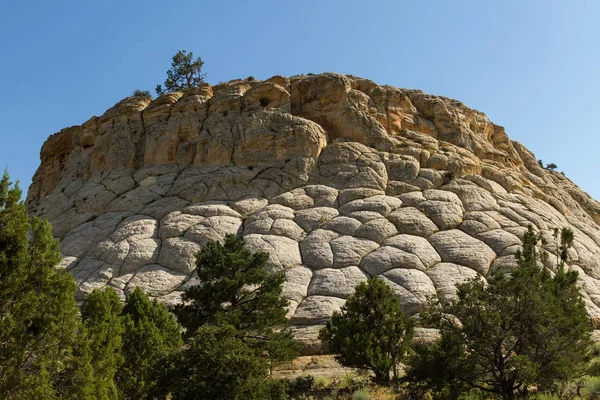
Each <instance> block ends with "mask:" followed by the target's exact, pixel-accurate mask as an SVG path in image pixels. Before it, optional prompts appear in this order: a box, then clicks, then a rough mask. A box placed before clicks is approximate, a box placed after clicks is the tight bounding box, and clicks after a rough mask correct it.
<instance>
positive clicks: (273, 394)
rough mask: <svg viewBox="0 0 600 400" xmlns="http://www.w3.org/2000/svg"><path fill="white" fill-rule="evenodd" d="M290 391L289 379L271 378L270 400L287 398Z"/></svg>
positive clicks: (285, 399)
mask: <svg viewBox="0 0 600 400" xmlns="http://www.w3.org/2000/svg"><path fill="white" fill-rule="evenodd" d="M289 391H290V384H289V381H288V380H286V379H273V380H271V381H270V384H269V396H270V397H269V398H270V400H287V399H288V392H289Z"/></svg>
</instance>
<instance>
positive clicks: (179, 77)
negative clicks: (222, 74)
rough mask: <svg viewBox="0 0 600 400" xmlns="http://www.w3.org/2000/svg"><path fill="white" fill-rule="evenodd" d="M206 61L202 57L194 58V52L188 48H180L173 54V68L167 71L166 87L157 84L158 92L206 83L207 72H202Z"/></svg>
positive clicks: (158, 93) (174, 90)
mask: <svg viewBox="0 0 600 400" xmlns="http://www.w3.org/2000/svg"><path fill="white" fill-rule="evenodd" d="M203 65H204V61H202V59H201V58H200V57H198V58H196V59H195V60H194V53H192V52H191V51H190V52H189V53H188V52H187V50H179V51H178V52H177V54H175V55H174V56H173V61H172V62H171V68H170V69H169V70H168V71H167V79H166V80H165V89H163V87H162V85H156V89H155V90H156V94H157V95H159V96H160V95H161V94H163V93H168V92H176V91H178V90H184V89H189V88H193V87H198V86H200V85H201V84H203V83H204V78H205V77H206V74H203V73H202V66H203Z"/></svg>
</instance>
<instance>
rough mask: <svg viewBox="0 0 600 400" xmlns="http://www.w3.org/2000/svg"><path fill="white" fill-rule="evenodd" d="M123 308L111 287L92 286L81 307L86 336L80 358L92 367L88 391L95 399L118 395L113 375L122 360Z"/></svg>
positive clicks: (115, 397)
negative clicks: (95, 287) (97, 287)
mask: <svg viewBox="0 0 600 400" xmlns="http://www.w3.org/2000/svg"><path fill="white" fill-rule="evenodd" d="M122 308H123V306H122V304H121V300H120V299H119V296H117V293H116V292H115V291H114V289H112V288H106V289H104V290H98V289H95V290H94V291H93V292H92V293H90V294H89V295H88V296H87V297H86V299H85V302H84V304H83V306H82V307H81V318H82V320H83V325H84V337H85V345H84V353H83V354H82V357H83V358H84V359H85V360H86V361H88V362H89V363H90V365H91V366H92V371H93V380H92V383H91V384H92V385H93V387H92V389H90V392H92V393H93V397H94V398H97V399H117V398H119V393H118V390H117V386H116V384H115V375H116V373H117V371H118V369H119V367H120V366H121V364H122V362H123V356H122V354H121V349H122V344H123V340H122V334H123V326H122V324H121V317H120V315H121V310H122Z"/></svg>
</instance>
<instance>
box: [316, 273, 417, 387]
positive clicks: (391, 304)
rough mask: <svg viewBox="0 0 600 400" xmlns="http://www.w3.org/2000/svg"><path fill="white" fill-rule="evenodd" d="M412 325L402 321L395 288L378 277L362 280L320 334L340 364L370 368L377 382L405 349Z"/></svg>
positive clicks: (384, 378)
mask: <svg viewBox="0 0 600 400" xmlns="http://www.w3.org/2000/svg"><path fill="white" fill-rule="evenodd" d="M412 333H413V325H412V322H410V321H405V320H404V315H403V313H402V309H401V308H400V302H399V301H398V298H397V297H396V296H395V294H394V291H393V290H392V289H391V288H390V287H389V286H388V285H386V284H385V282H384V281H383V280H381V279H379V278H377V277H375V278H372V279H370V280H369V281H368V282H367V283H365V282H361V283H360V284H359V285H358V286H357V287H356V293H355V294H354V295H353V296H351V297H350V298H348V300H347V302H346V304H345V305H344V306H343V307H342V309H341V312H336V313H334V314H333V316H332V318H331V321H329V322H328V323H327V325H326V326H325V328H323V329H322V330H321V332H320V334H319V338H320V339H321V340H323V341H326V342H327V343H328V345H329V349H330V351H331V352H332V353H336V354H337V355H336V360H338V361H339V362H340V363H341V364H342V365H345V366H349V367H355V368H364V369H370V370H372V371H373V372H374V374H375V377H374V380H375V382H377V383H384V384H385V383H388V382H389V379H390V369H392V370H393V376H394V379H396V378H397V377H398V373H397V364H398V363H399V362H400V361H402V359H403V357H404V355H405V354H406V352H407V351H408V349H409V347H410V345H411V340H412Z"/></svg>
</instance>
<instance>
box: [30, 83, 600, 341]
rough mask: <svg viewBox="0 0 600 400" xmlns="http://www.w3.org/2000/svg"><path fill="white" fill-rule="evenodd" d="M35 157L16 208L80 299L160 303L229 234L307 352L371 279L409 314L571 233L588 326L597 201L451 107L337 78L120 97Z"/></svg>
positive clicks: (598, 302) (595, 296)
mask: <svg viewBox="0 0 600 400" xmlns="http://www.w3.org/2000/svg"><path fill="white" fill-rule="evenodd" d="M41 160H42V163H41V166H40V168H39V169H38V171H37V173H36V175H35V177H34V180H33V184H32V185H31V187H30V188H29V193H28V197H27V204H28V207H29V210H30V211H31V212H32V213H33V214H36V215H39V216H43V217H46V218H48V219H49V220H50V222H51V223H52V224H53V226H54V234H55V236H56V237H57V238H59V239H60V240H61V250H62V254H63V262H62V265H63V266H64V267H66V268H68V269H69V270H71V271H72V272H73V274H74V276H75V277H76V279H77V280H78V282H79V290H78V293H77V295H78V296H79V297H80V298H83V296H85V295H86V294H87V293H89V292H90V291H91V290H93V289H94V288H102V287H105V286H110V287H113V288H115V290H117V292H118V293H120V295H121V296H122V297H125V296H126V294H127V293H128V292H130V291H131V290H133V288H134V287H136V286H140V287H142V288H143V289H144V290H146V291H147V292H148V293H149V294H150V295H151V296H153V297H155V298H157V299H159V300H161V301H164V302H167V303H175V302H177V301H179V299H180V294H181V292H182V291H183V290H185V288H186V287H189V286H190V285H191V284H193V283H194V282H197V278H195V277H194V276H195V275H194V268H195V263H194V256H195V254H196V252H198V251H199V250H200V249H202V247H203V246H205V245H206V243H207V242H208V241H210V240H221V239H222V238H223V237H224V236H225V235H227V234H229V233H234V234H239V235H244V236H245V237H246V240H247V243H248V245H249V246H250V247H251V248H252V249H253V250H262V251H267V252H269V253H270V255H271V256H270V260H269V268H270V269H271V270H273V271H284V272H285V274H286V276H287V279H288V281H287V282H286V284H285V287H284V291H285V294H286V296H287V297H288V298H289V299H290V307H289V313H288V315H289V316H290V318H291V321H292V324H293V326H294V330H295V332H296V334H297V337H298V338H299V339H300V340H302V341H304V343H305V344H306V347H305V351H306V352H307V353H311V352H312V353H316V352H319V351H320V349H321V347H320V344H319V343H318V342H317V341H316V335H317V333H318V329H319V327H320V326H322V325H323V324H324V323H325V322H326V321H327V319H328V318H329V317H330V316H331V314H332V313H333V312H334V311H336V310H339V308H340V307H341V306H342V305H343V304H344V302H345V299H346V298H347V297H348V296H350V295H351V294H352V292H353V288H354V286H355V285H356V284H357V283H359V282H361V281H363V280H366V279H368V278H369V277H371V276H374V275H380V276H382V277H383V279H385V280H386V282H388V283H389V284H390V286H391V287H392V288H393V289H394V291H395V292H396V294H397V295H398V297H399V299H400V301H401V302H402V306H403V308H404V311H405V312H406V313H407V314H408V315H414V314H417V313H418V312H419V310H420V308H421V307H422V306H423V304H424V303H425V302H426V300H427V298H428V297H430V296H439V298H440V299H441V300H442V301H444V302H447V301H450V300H451V299H452V297H453V296H454V295H455V289H454V285H455V283H457V282H461V281H464V280H466V279H471V278H473V277H475V276H480V277H481V278H482V279H485V277H486V276H488V275H489V274H490V273H491V271H493V270H495V269H498V268H500V269H502V270H510V268H511V267H513V266H514V265H515V262H514V254H515V253H516V251H517V250H518V249H519V248H520V246H521V240H522V237H523V233H524V232H525V231H526V229H527V226H529V225H533V227H534V228H535V229H536V230H538V231H541V232H543V234H544V235H545V236H547V237H548V238H551V235H552V232H553V230H554V229H555V228H561V227H570V228H571V229H573V231H574V233H575V244H574V246H573V249H572V251H571V253H570V261H569V263H570V266H571V268H574V269H576V270H577V271H579V273H580V279H581V283H582V290H583V293H584V296H585V300H586V304H587V307H588V310H589V312H590V314H591V315H592V317H593V320H594V321H595V323H596V324H597V325H598V327H600V324H599V322H600V320H599V319H598V318H600V265H599V264H600V261H599V260H600V229H599V226H598V225H597V223H598V222H600V214H599V213H598V211H599V210H600V204H599V203H598V202H596V201H595V200H593V199H592V198H590V196H588V195H587V194H586V193H585V192H583V191H582V190H581V189H579V188H578V187H577V186H575V185H574V184H573V183H572V182H571V181H570V180H569V179H568V178H566V177H565V176H563V175H561V174H559V173H556V172H554V171H548V170H545V169H543V168H541V167H540V166H539V165H538V163H537V161H536V158H535V157H534V155H533V154H532V153H531V152H529V151H528V150H527V149H526V148H525V147H524V146H522V145H521V144H519V143H517V142H514V141H511V140H509V138H508V136H507V135H506V133H505V132H504V129H503V128H502V127H501V126H498V125H495V124H493V123H492V122H490V121H489V120H488V118H487V117H486V116H485V115H484V114H483V113H481V112H479V111H475V110H472V109H469V108H467V107H466V106H465V105H464V104H462V103H460V102H459V101H456V100H451V99H447V98H444V97H437V96H432V95H428V94H425V93H422V92H421V91H417V90H406V89H398V88H394V87H389V86H380V85H377V84H375V83H374V82H372V81H369V80H366V79H361V78H357V77H352V76H344V75H339V74H323V75H316V76H296V77H292V78H284V77H280V76H276V77H273V78H271V79H268V80H266V81H243V80H237V81H231V82H227V83H223V84H219V85H217V86H214V87H212V86H210V85H208V84H205V85H203V86H201V87H199V88H196V89H192V90H188V91H186V92H181V93H179V92H177V93H169V94H165V95H163V96H161V97H159V98H157V99H155V100H153V101H150V100H149V99H145V98H140V97H133V98H132V97H130V98H126V99H124V100H122V101H121V102H119V103H118V104H116V105H115V106H114V107H113V108H111V109H109V110H108V111H106V112H105V113H104V115H102V116H100V117H93V118H91V119H90V120H89V121H87V122H85V123H83V124H82V125H81V126H73V127H71V128H67V129H64V130H62V131H60V132H59V133H57V134H55V135H52V136H51V137H50V138H49V139H48V140H47V142H46V143H45V144H44V146H43V148H42V151H41ZM554 243H555V242H554V241H553V240H548V244H547V246H546V248H545V250H544V251H546V252H548V254H550V255H556V247H555V244H554ZM554 258H555V257H554ZM549 259H550V260H552V259H553V257H549Z"/></svg>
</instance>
